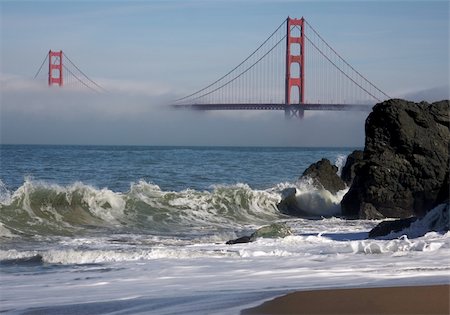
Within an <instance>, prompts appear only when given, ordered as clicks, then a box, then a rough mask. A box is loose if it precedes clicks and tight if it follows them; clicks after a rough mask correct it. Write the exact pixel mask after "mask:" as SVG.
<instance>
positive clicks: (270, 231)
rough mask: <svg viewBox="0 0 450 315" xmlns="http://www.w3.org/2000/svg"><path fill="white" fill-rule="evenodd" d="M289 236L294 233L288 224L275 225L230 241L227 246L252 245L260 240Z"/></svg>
mask: <svg viewBox="0 0 450 315" xmlns="http://www.w3.org/2000/svg"><path fill="white" fill-rule="evenodd" d="M289 235H292V231H291V229H290V228H289V227H288V226H287V225H286V224H282V223H274V224H271V225H267V226H263V227H261V228H259V229H257V230H256V231H255V232H254V233H253V234H252V235H250V236H242V237H239V238H237V239H234V240H229V241H228V242H226V244H227V245H233V244H240V243H250V242H254V241H255V240H256V239H258V238H281V237H286V236H289Z"/></svg>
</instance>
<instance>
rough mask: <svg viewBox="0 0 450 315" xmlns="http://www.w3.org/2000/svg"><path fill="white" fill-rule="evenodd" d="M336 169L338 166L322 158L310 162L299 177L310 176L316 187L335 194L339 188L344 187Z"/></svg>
mask: <svg viewBox="0 0 450 315" xmlns="http://www.w3.org/2000/svg"><path fill="white" fill-rule="evenodd" d="M337 170H338V168H337V167H336V166H335V165H333V164H331V163H330V161H329V160H327V159H322V160H320V161H318V162H316V163H314V164H311V165H310V166H309V167H308V168H307V169H306V170H305V171H304V172H303V175H302V176H301V177H302V178H304V177H310V178H312V179H313V181H314V184H315V185H316V186H317V187H323V188H324V189H326V190H328V191H329V192H331V193H332V194H335V193H337V192H338V191H339V190H342V189H345V183H344V181H343V180H342V179H341V178H340V177H339V176H338V175H337V174H336V172H337Z"/></svg>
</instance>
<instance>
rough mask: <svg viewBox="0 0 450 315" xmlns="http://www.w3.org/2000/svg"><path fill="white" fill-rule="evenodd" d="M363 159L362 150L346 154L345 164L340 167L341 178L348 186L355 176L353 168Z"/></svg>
mask: <svg viewBox="0 0 450 315" xmlns="http://www.w3.org/2000/svg"><path fill="white" fill-rule="evenodd" d="M362 159H363V151H361V150H355V151H353V152H352V153H350V155H349V156H347V161H345V165H344V167H343V168H342V173H341V179H342V180H343V181H344V182H345V183H346V184H347V186H350V185H351V184H352V182H353V178H354V177H355V168H356V167H357V166H358V163H359V162H361V161H362Z"/></svg>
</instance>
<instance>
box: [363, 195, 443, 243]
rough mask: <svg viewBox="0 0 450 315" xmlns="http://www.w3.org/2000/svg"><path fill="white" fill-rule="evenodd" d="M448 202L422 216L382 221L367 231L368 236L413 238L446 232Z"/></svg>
mask: <svg viewBox="0 0 450 315" xmlns="http://www.w3.org/2000/svg"><path fill="white" fill-rule="evenodd" d="M449 207H450V204H448V203H447V204H441V205H439V206H437V207H435V208H433V209H432V210H431V211H429V212H428V213H427V214H426V215H425V216H424V217H422V218H417V217H410V218H406V219H399V220H393V221H383V222H381V223H379V224H378V225H377V226H376V227H374V228H373V229H372V230H371V231H370V232H369V238H385V239H386V238H387V239H395V238H398V237H401V236H403V235H405V236H407V237H408V238H415V237H420V236H423V235H425V234H426V233H428V232H432V231H433V232H446V231H448V230H449V229H450V226H449V225H450V216H449Z"/></svg>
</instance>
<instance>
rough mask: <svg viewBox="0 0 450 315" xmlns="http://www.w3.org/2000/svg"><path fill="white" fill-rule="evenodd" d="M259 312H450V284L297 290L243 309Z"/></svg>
mask: <svg viewBox="0 0 450 315" xmlns="http://www.w3.org/2000/svg"><path fill="white" fill-rule="evenodd" d="M256 314H258V315H269V314H270V315H275V314H277V315H278V314H279V315H282V314H297V315H302V314H305V315H306V314H311V315H312V314H349V315H350V314H367V315H368V314H379V315H387V314H429V315H431V314H450V285H449V284H444V285H424V286H421V285H417V286H401V287H400V286H399V287H378V288H352V289H324V290H312V291H297V292H293V293H288V294H285V295H283V296H280V297H276V298H274V299H272V300H270V301H266V302H264V303H262V304H261V305H259V306H256V307H253V308H249V309H245V310H242V311H241V315H256Z"/></svg>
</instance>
